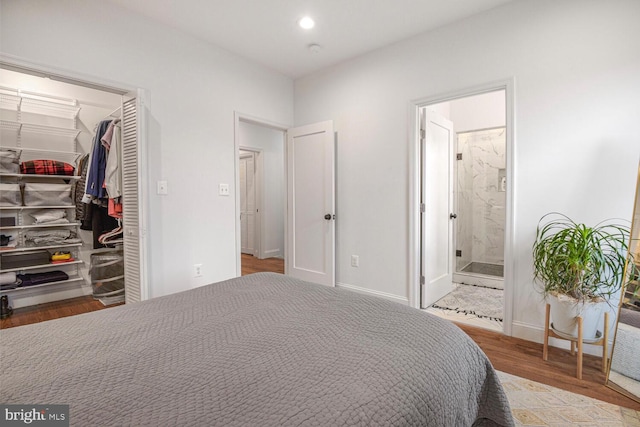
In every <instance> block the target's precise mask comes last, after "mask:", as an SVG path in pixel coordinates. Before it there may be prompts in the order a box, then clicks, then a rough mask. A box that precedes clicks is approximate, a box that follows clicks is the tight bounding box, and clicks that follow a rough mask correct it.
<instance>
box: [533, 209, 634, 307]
mask: <svg viewBox="0 0 640 427" xmlns="http://www.w3.org/2000/svg"><path fill="white" fill-rule="evenodd" d="M628 241H629V228H628V227H627V226H624V225H619V224H615V223H613V222H612V221H611V220H607V221H603V222H600V223H598V224H596V225H595V226H593V227H588V226H586V225H585V224H580V223H576V222H574V221H573V220H571V219H570V218H569V217H567V216H566V215H563V214H560V213H557V212H552V213H549V214H546V215H544V216H543V217H542V218H540V221H539V223H538V228H537V231H536V241H535V243H534V244H533V270H534V279H535V280H536V281H538V282H539V283H541V284H542V285H543V289H542V292H543V294H544V295H545V296H546V295H547V294H549V293H558V294H565V295H568V296H570V297H572V298H575V299H577V300H579V301H587V300H594V299H599V298H603V299H605V300H608V299H609V297H610V296H611V295H612V294H614V293H615V292H617V291H618V290H619V289H620V287H621V286H622V283H623V282H624V266H625V260H626V255H627V249H628V248H627V244H628Z"/></svg>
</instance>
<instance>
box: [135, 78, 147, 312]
mask: <svg viewBox="0 0 640 427" xmlns="http://www.w3.org/2000/svg"><path fill="white" fill-rule="evenodd" d="M136 95H137V98H138V101H137V102H138V108H137V112H136V113H137V115H138V120H137V122H138V167H139V168H140V170H139V171H138V228H139V229H140V255H139V256H140V266H139V273H140V301H145V300H148V299H149V298H150V297H151V292H150V289H149V232H148V224H149V218H148V211H149V209H148V206H149V196H148V195H149V194H150V193H151V192H150V191H149V155H148V148H149V141H148V139H147V127H146V126H145V123H147V117H146V110H147V91H146V90H145V89H142V88H138V89H137V90H136Z"/></svg>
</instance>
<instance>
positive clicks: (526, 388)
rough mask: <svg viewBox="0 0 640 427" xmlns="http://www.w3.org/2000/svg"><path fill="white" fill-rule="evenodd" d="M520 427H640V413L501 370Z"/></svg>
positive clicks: (501, 376) (501, 378)
mask: <svg viewBox="0 0 640 427" xmlns="http://www.w3.org/2000/svg"><path fill="white" fill-rule="evenodd" d="M498 378H500V383H502V387H503V388H504V391H505V393H506V394H507V398H508V399H509V405H510V406H511V413H512V414H513V418H514V421H515V424H516V426H550V427H565V426H593V427H604V426H607V427H632V426H633V427H636V426H640V412H638V411H634V410H632V409H628V408H623V407H621V406H617V405H613V404H611V403H607V402H602V401H600V400H596V399H592V398H590V397H587V396H583V395H581V394H576V393H572V392H569V391H565V390H561V389H559V388H556V387H551V386H548V385H546V384H541V383H538V382H535V381H531V380H528V379H525V378H521V377H517V376H515V375H510V374H507V373H505V372H500V371H498Z"/></svg>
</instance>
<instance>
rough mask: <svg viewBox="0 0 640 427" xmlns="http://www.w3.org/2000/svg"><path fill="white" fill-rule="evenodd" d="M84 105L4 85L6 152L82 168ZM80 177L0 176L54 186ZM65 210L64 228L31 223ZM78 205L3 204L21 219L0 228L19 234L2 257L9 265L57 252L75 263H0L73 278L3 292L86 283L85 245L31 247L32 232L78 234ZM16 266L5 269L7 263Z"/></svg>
mask: <svg viewBox="0 0 640 427" xmlns="http://www.w3.org/2000/svg"><path fill="white" fill-rule="evenodd" d="M79 112H80V106H79V105H78V101H77V100H75V99H68V98H60V97H56V96H51V95H48V94H41V93H37V92H33V91H24V90H19V89H15V88H9V87H4V86H0V136H1V138H0V148H1V149H3V150H13V151H15V152H16V153H17V155H18V158H19V161H25V160H35V159H53V160H58V161H63V162H66V163H70V164H72V165H73V166H74V167H77V160H78V159H79V158H80V156H81V154H80V153H78V152H77V138H78V136H79V134H80V132H81V131H80V130H78V129H77V118H78V113H79ZM79 178H80V177H79V176H67V175H35V174H20V173H0V181H1V182H8V183H19V184H22V183H29V182H42V183H44V182H51V183H61V182H64V183H70V182H73V181H74V180H78V179H79ZM52 209H64V210H65V212H66V214H67V218H68V219H69V220H70V222H69V223H64V224H35V223H33V221H29V219H28V217H29V214H31V213H33V212H35V211H36V210H38V211H46V210H52ZM74 213H75V206H74V205H55V206H54V205H50V206H0V215H2V216H11V217H14V218H15V225H8V226H6V225H5V226H2V227H0V232H2V234H8V233H11V234H13V237H14V238H15V239H14V240H15V241H16V246H15V247H3V248H2V250H0V257H1V258H2V260H3V261H5V260H6V261H9V260H11V258H12V257H14V256H20V255H26V256H28V255H30V254H36V253H42V252H43V251H47V252H48V253H49V254H50V255H51V254H53V253H54V252H56V251H69V252H71V254H72V257H73V258H74V261H69V262H64V263H52V262H51V261H49V262H44V261H43V260H40V261H37V262H34V263H33V264H29V263H28V262H27V263H25V264H28V265H22V264H21V265H20V266H18V267H14V266H12V265H13V264H12V263H11V262H9V263H4V262H3V263H2V265H0V273H18V274H26V272H46V271H52V270H63V271H65V273H67V275H68V276H69V279H68V280H65V281H56V282H50V283H44V284H39V285H32V286H28V287H18V288H15V289H7V290H2V291H0V293H2V294H5V293H12V292H18V291H23V290H27V289H36V288H43V287H48V286H56V285H59V284H61V283H70V282H86V280H85V279H84V278H83V277H82V275H81V274H80V266H81V265H82V264H83V261H81V260H79V259H78V255H79V254H78V250H79V248H80V247H81V246H82V243H70V244H49V245H42V246H28V245H27V244H26V240H25V232H28V231H29V230H32V229H33V230H48V229H67V230H68V229H70V228H72V229H74V230H75V231H76V234H78V233H77V232H78V229H79V226H80V223H79V222H76V221H75V220H74ZM5 264H6V265H10V266H11V267H9V268H3V267H2V266H3V265H5Z"/></svg>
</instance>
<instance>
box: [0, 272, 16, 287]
mask: <svg viewBox="0 0 640 427" xmlns="http://www.w3.org/2000/svg"><path fill="white" fill-rule="evenodd" d="M15 282H16V273H13V272H9V273H0V285H10V284H12V283H15Z"/></svg>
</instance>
